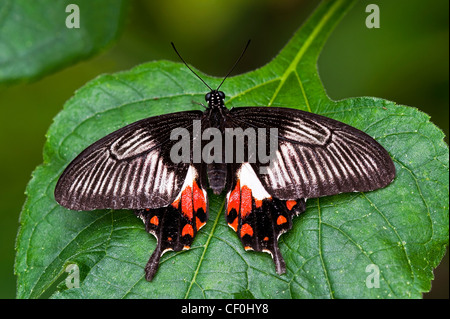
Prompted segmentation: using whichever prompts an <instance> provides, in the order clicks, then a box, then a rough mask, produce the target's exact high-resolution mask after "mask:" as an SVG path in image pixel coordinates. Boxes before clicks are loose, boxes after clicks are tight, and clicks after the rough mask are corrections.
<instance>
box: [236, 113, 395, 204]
mask: <svg viewBox="0 0 450 319" xmlns="http://www.w3.org/2000/svg"><path fill="white" fill-rule="evenodd" d="M230 118H231V120H232V121H233V122H234V123H235V125H241V126H247V127H259V128H261V127H263V128H264V127H265V128H269V127H271V128H277V130H278V149H277V151H276V154H275V155H276V156H274V158H273V161H272V163H271V165H270V166H268V167H267V170H266V172H265V173H264V174H259V175H258V176H259V178H260V180H261V183H262V184H263V186H264V188H265V189H266V190H267V192H268V193H269V194H270V195H272V196H273V197H276V198H279V199H286V200H290V199H297V198H316V197H321V196H327V195H335V194H339V193H343V192H356V191H360V192H364V191H371V190H375V189H378V188H381V187H385V186H387V185H388V184H389V183H390V182H391V181H392V180H393V178H394V176H395V167H394V164H393V162H392V159H391V158H390V156H389V154H388V153H387V151H386V150H385V149H384V148H383V147H382V146H381V145H380V144H379V143H378V142H376V141H375V140H374V139H373V138H371V137H370V136H369V135H367V134H366V133H364V132H362V131H360V130H358V129H356V128H354V127H351V126H349V125H346V124H344V123H342V122H338V121H335V120H332V119H330V118H327V117H323V116H320V115H317V114H313V113H309V112H304V111H300V110H295V109H287V108H276V107H270V108H268V107H242V108H234V109H232V110H231V111H230ZM252 165H253V166H254V169H255V171H256V172H257V173H258V172H259V168H260V164H259V163H257V162H256V163H253V164H252Z"/></svg>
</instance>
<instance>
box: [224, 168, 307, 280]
mask: <svg viewBox="0 0 450 319" xmlns="http://www.w3.org/2000/svg"><path fill="white" fill-rule="evenodd" d="M234 166H236V167H238V168H237V169H236V171H235V174H234V175H233V176H234V178H233V182H232V187H231V189H230V191H229V192H228V194H227V207H226V219H227V223H228V226H230V227H231V228H232V229H233V230H234V231H235V232H236V233H237V235H238V237H239V238H240V240H241V242H242V245H243V246H244V249H245V250H255V251H262V252H267V253H269V254H270V255H271V256H272V258H273V261H274V262H275V267H276V270H277V272H278V273H279V274H282V273H284V272H285V271H286V264H285V262H284V259H283V257H282V255H281V252H280V249H279V247H278V239H279V237H280V235H281V234H283V233H285V232H286V231H288V230H289V229H291V228H292V218H293V217H294V216H296V215H298V214H300V213H301V212H303V211H304V210H305V201H304V200H303V199H298V200H288V201H287V200H280V199H278V198H274V197H272V196H271V195H270V194H269V193H268V192H267V191H266V190H265V189H264V187H263V185H262V184H261V182H260V181H259V178H258V176H257V175H256V173H255V171H254V170H253V168H252V166H251V165H250V164H249V163H243V164H241V165H239V166H237V165H233V167H234Z"/></svg>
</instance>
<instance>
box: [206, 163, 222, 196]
mask: <svg viewBox="0 0 450 319" xmlns="http://www.w3.org/2000/svg"><path fill="white" fill-rule="evenodd" d="M207 174H208V181H209V187H210V188H211V189H212V190H213V192H214V194H216V195H218V194H220V193H222V191H223V189H224V188H225V184H226V181H227V164H225V163H212V164H208V166H207Z"/></svg>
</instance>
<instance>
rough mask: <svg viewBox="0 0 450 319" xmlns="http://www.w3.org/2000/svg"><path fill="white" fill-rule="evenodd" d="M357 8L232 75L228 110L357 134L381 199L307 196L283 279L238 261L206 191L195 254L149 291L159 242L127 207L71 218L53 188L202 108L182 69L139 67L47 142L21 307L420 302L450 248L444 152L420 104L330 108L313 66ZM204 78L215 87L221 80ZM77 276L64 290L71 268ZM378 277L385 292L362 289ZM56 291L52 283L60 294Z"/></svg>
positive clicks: (25, 241) (252, 258) (197, 86)
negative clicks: (81, 162) (110, 301)
mask: <svg viewBox="0 0 450 319" xmlns="http://www.w3.org/2000/svg"><path fill="white" fill-rule="evenodd" d="M353 3H354V1H349V0H339V1H324V2H322V4H321V5H320V6H319V7H318V8H317V10H316V11H315V12H314V14H313V15H312V16H311V17H310V19H309V20H308V21H307V22H306V23H305V24H304V25H303V26H302V28H301V29H300V30H299V31H298V32H297V33H296V34H295V35H294V37H293V38H292V40H291V41H290V42H289V43H288V45H287V46H286V47H285V48H284V49H283V50H282V51H281V52H280V54H279V55H278V56H277V57H276V58H275V59H274V60H273V61H272V62H270V63H269V64H267V65H266V66H264V67H263V68H260V69H258V70H255V71H253V72H250V73H247V74H243V75H239V76H236V77H233V78H229V79H227V81H226V82H225V84H224V86H223V89H224V90H225V92H226V94H227V96H228V98H227V105H228V107H231V106H245V105H263V106H288V107H293V108H298V109H303V110H308V111H312V112H314V113H318V114H322V115H325V116H328V117H331V118H334V119H336V120H339V121H342V122H345V123H347V124H350V125H352V126H355V127H357V128H359V129H361V130H363V131H365V132H367V133H368V134H370V135H371V136H373V137H374V138H375V139H376V140H377V141H379V142H380V143H381V144H382V145H383V146H384V147H385V148H386V149H387V150H388V152H389V153H390V154H391V156H392V158H393V160H394V163H395V166H396V169H397V176H396V178H395V180H394V182H393V183H392V184H391V185H389V186H388V187H386V188H384V189H380V190H377V191H373V192H368V193H352V194H340V195H336V196H331V197H325V198H320V199H310V200H308V202H307V210H306V212H305V213H303V214H302V215H301V216H300V217H298V218H296V219H295V220H294V226H293V229H292V230H291V231H290V232H288V233H287V234H284V235H283V236H281V237H280V249H281V252H282V254H283V256H284V258H285V260H286V264H287V273H286V274H285V275H281V276H279V275H277V274H276V272H275V269H274V265H273V262H272V259H271V258H270V256H269V255H268V254H264V253H256V252H245V251H244V249H243V247H242V246H241V243H240V241H239V239H238V238H237V236H236V234H235V233H234V232H233V231H232V230H231V229H230V228H229V227H228V226H227V224H226V222H225V218H224V213H223V210H224V196H223V195H222V196H215V195H213V194H212V193H209V198H210V219H209V221H208V223H207V225H206V226H205V227H204V228H202V229H201V231H200V232H199V233H198V234H197V237H196V239H195V241H194V245H193V247H192V249H191V250H189V251H183V252H176V253H175V252H169V253H167V254H165V255H164V256H163V258H162V262H161V265H160V267H159V270H158V273H157V274H156V276H155V278H154V279H153V281H152V282H147V281H146V280H145V278H144V266H145V264H146V262H147V260H148V258H149V256H150V254H151V252H152V251H153V249H154V248H155V244H156V240H155V239H154V238H153V236H151V235H148V234H147V233H146V232H145V230H144V225H143V224H142V222H141V221H140V220H139V219H137V218H136V217H135V216H134V215H133V214H132V213H131V212H128V211H94V212H75V211H69V210H67V209H64V208H62V207H61V206H59V205H58V204H57V203H56V202H55V200H54V197H53V191H54V187H55V184H56V181H57V179H58V176H59V175H60V174H61V173H62V171H63V169H64V167H65V166H66V165H67V164H68V163H69V162H70V161H71V160H72V159H73V158H74V157H75V156H76V155H77V154H78V153H79V152H81V151H82V150H83V149H84V148H85V147H87V146H88V145H90V144H91V143H93V142H94V141H96V140H97V139H99V138H101V137H103V136H105V135H106V134H108V133H110V132H112V131H114V130H116V129H118V128H120V127H122V126H124V125H126V124H129V123H131V122H133V121H136V120H139V119H142V118H145V117H149V116H154V115H158V114H163V113H169V112H174V111H180V110H189V109H200V107H199V106H198V105H197V104H193V103H192V101H193V100H195V101H202V100H203V98H204V94H205V93H206V92H205V87H204V86H203V84H202V83H201V82H200V81H198V79H197V78H195V76H193V75H192V73H191V72H190V71H189V70H188V69H187V68H186V67H185V66H183V65H182V64H180V63H172V62H165V61H159V62H153V63H147V64H144V65H141V66H138V67H136V68H133V69H132V70H130V71H127V72H122V73H117V74H113V75H102V76H100V77H98V78H96V79H94V80H93V81H91V82H90V83H88V84H87V85H86V86H84V87H83V88H81V89H80V90H79V91H77V92H76V94H75V96H74V97H73V98H71V99H70V100H69V101H68V102H67V103H66V105H65V107H64V110H63V111H61V112H60V113H59V114H58V115H57V116H56V118H55V120H54V123H53V124H52V125H51V127H50V129H49V131H48V134H47V143H46V144H45V149H44V164H43V165H41V166H39V167H38V168H37V169H36V170H35V172H34V173H33V177H32V179H31V181H30V183H29V185H28V187H27V190H26V194H27V196H28V198H27V201H26V203H25V206H24V208H23V211H22V214H21V221H20V223H21V228H20V231H19V234H18V238H17V256H16V265H15V272H16V274H17V277H18V291H17V296H18V297H19V298H37V297H42V296H45V295H49V294H51V293H52V289H54V288H53V287H55V286H57V289H58V291H57V292H55V293H54V294H53V295H52V297H54V298H359V297H361V298H362V297H364V298H420V297H421V294H422V292H426V291H429V290H430V282H431V280H432V278H433V272H432V271H433V269H434V268H435V267H436V266H437V265H438V264H439V262H440V261H441V259H442V257H443V255H444V252H445V249H446V246H447V244H448V235H449V234H448V222H449V219H448V205H449V204H448V203H449V201H448V185H449V183H448V147H447V145H446V144H445V143H444V142H443V141H442V139H443V133H442V132H441V131H440V130H439V129H438V128H437V127H436V126H434V125H433V124H432V123H431V122H430V121H429V117H428V116H427V115H426V114H424V113H421V112H420V111H418V110H417V109H415V108H412V107H407V106H401V105H397V104H395V103H394V102H390V101H386V100H383V99H380V98H372V97H360V98H351V99H345V100H341V101H332V100H330V99H329V98H328V96H327V95H326V93H325V90H324V88H323V86H322V84H321V82H320V79H319V75H318V73H317V69H316V61H317V58H318V55H319V53H320V50H321V48H322V46H323V44H324V42H325V41H326V39H327V36H328V34H329V33H330V32H331V31H332V29H333V28H334V26H335V25H336V24H337V22H338V21H339V20H340V18H341V17H342V16H343V15H344V14H345V12H346V11H347V10H349V8H350V7H351V6H352V4H353ZM202 77H204V79H205V80H206V81H207V83H210V85H211V86H212V87H214V86H215V85H218V84H219V83H220V81H221V79H218V78H211V77H208V76H206V75H203V74H202ZM69 264H76V265H78V267H79V269H80V283H81V284H80V285H81V286H80V288H78V289H76V288H73V289H66V285H65V282H64V278H65V276H66V275H67V274H66V273H65V271H64V270H65V267H66V266H67V265H69ZM376 271H379V272H378V274H379V288H376V287H372V288H370V285H366V281H368V282H369V284H370V283H376V281H374V280H373V279H372V277H373V275H376V274H377V273H376ZM371 276H372V277H371ZM58 283H59V284H58Z"/></svg>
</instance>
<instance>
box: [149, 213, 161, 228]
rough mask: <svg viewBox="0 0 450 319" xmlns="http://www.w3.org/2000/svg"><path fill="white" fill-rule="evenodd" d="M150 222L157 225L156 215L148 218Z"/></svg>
mask: <svg viewBox="0 0 450 319" xmlns="http://www.w3.org/2000/svg"><path fill="white" fill-rule="evenodd" d="M150 224H153V225H155V226H158V225H159V219H158V216H156V215H155V216H153V217H152V218H151V219H150Z"/></svg>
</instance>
